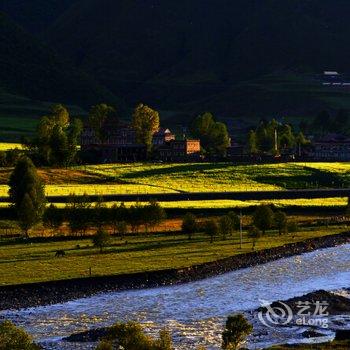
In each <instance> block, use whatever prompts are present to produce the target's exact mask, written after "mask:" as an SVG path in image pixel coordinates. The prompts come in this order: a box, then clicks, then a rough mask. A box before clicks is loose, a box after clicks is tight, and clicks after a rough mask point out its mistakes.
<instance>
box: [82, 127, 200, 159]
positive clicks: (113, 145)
mask: <svg viewBox="0 0 350 350" xmlns="http://www.w3.org/2000/svg"><path fill="white" fill-rule="evenodd" d="M152 145H153V148H152V158H153V159H154V160H159V161H163V162H191V161H199V160H200V159H201V156H200V151H201V143H200V140H194V139H188V138H186V137H183V138H182V139H180V140H178V139H176V137H175V135H174V134H173V133H172V132H171V131H170V130H169V129H164V128H160V129H159V130H158V131H156V132H155V133H154V134H153V138H152ZM81 151H82V152H83V153H85V154H89V157H90V158H93V159H94V160H96V161H100V162H103V163H112V162H137V161H143V160H146V159H147V149H146V146H145V145H143V144H140V143H138V142H137V138H136V131H135V129H134V128H133V127H132V126H130V125H128V124H121V125H119V126H118V127H115V126H114V127H113V125H107V126H106V127H105V128H104V135H103V137H98V136H97V135H96V133H95V131H94V129H93V128H91V127H90V126H85V127H84V130H83V132H82V135H81Z"/></svg>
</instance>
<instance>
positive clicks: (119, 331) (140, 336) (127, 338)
mask: <svg viewBox="0 0 350 350" xmlns="http://www.w3.org/2000/svg"><path fill="white" fill-rule="evenodd" d="M121 347H122V348H123V349H124V350H173V343H172V339H171V336H170V334H169V332H168V331H166V330H162V331H160V333H159V339H155V340H154V339H152V338H151V337H149V336H147V335H145V334H144V332H143V329H142V327H141V325H140V324H138V323H135V322H128V323H116V324H115V325H114V326H112V327H111V329H110V331H109V334H108V336H107V337H106V338H105V339H103V340H102V342H101V343H100V344H99V345H98V347H97V348H96V350H117V349H120V348H121Z"/></svg>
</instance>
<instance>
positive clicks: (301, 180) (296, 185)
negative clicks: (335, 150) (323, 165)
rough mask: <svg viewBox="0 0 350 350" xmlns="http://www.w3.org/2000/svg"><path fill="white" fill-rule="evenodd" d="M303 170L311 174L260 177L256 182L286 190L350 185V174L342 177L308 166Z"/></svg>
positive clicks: (256, 178)
mask: <svg viewBox="0 0 350 350" xmlns="http://www.w3.org/2000/svg"><path fill="white" fill-rule="evenodd" d="M302 170H304V171H307V172H309V175H306V174H301V175H288V174H287V175H284V174H281V175H269V176H263V175H259V176H255V177H254V180H255V181H257V182H261V183H266V184H270V185H271V184H272V185H277V186H280V187H283V188H286V189H307V188H310V189H315V188H343V187H348V186H349V185H350V181H349V178H348V176H349V174H348V173H345V174H344V175H343V176H342V175H340V174H336V173H332V172H330V171H327V170H320V169H315V168H311V167H307V166H304V167H302Z"/></svg>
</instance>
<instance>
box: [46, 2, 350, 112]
mask: <svg viewBox="0 0 350 350" xmlns="http://www.w3.org/2000/svg"><path fill="white" fill-rule="evenodd" d="M348 13H350V2H349V1H345V0H338V1H336V2H335V1H334V0H304V1H295V0H283V1H280V0H234V1H233V0H216V1H213V0H177V1H172V0H147V1H144V0H79V1H77V2H76V3H75V5H73V6H72V7H70V9H69V10H68V11H66V12H65V13H64V14H63V15H62V16H61V17H60V18H59V20H58V21H56V22H55V25H54V26H53V27H52V28H51V30H50V32H49V34H48V36H47V38H48V40H49V42H50V43H51V45H53V46H55V47H57V48H58V49H59V51H60V52H63V53H65V54H66V55H68V56H69V57H70V58H71V59H72V60H73V61H74V63H75V64H76V66H77V67H79V68H81V69H83V70H85V71H87V72H88V73H89V74H91V75H93V76H94V77H95V78H96V79H97V80H99V81H100V82H101V83H102V84H104V85H106V86H107V87H108V88H110V89H111V90H112V91H113V92H114V93H115V94H117V95H119V96H125V97H126V98H127V100H128V102H129V103H130V104H133V103H136V102H137V101H139V100H145V101H147V102H149V103H152V104H156V105H157V106H160V107H162V108H166V109H186V108H189V107H191V110H193V111H197V110H198V109H200V108H201V106H202V105H204V106H205V107H206V108H210V106H211V102H210V101H214V100H215V104H213V106H215V107H214V109H216V110H217V111H218V112H225V113H234V112H235V108H234V106H232V107H230V108H227V107H226V106H224V105H225V101H227V99H230V96H232V99H233V100H240V97H239V96H241V95H242V94H244V91H245V90H244V89H245V87H244V88H243V90H242V88H241V87H242V83H244V82H246V81H249V82H251V84H253V85H254V84H255V83H254V81H255V80H257V81H259V79H260V78H261V77H263V76H266V75H271V74H273V75H277V76H278V75H279V74H281V75H290V74H292V75H299V76H302V77H304V76H306V75H307V76H308V77H309V76H310V75H312V74H316V73H320V72H321V71H323V70H339V71H341V72H348V71H349V67H350V66H349V65H348V62H349V61H350V45H349V41H350V21H348ZM311 80H312V79H311ZM311 80H310V79H309V78H307V79H306V80H305V82H304V86H302V84H301V86H302V89H301V90H302V91H301V92H300V94H301V95H302V96H301V97H302V98H301V97H300V96H299V95H300V94H299V95H298V94H295V98H294V99H293V98H292V99H291V98H290V96H289V92H288V89H287V91H286V90H284V91H282V93H281V94H282V95H283V94H284V96H282V97H283V98H282V100H281V94H277V96H278V97H277V96H275V97H273V98H274V99H278V102H281V101H283V99H285V100H289V102H288V104H286V105H283V104H282V105H281V106H278V110H277V111H276V110H274V108H273V101H271V99H270V98H269V96H268V93H266V91H263V92H262V93H261V90H264V89H265V88H266V85H263V86H260V85H259V84H260V83H258V82H257V83H256V84H257V85H258V87H259V88H258V89H256V91H255V92H256V93H257V94H258V95H259V94H260V95H259V96H258V98H257V100H258V101H260V103H261V104H262V105H263V106H265V107H266V108H262V109H263V110H266V111H270V113H272V112H280V111H285V110H289V109H290V107H291V106H293V104H298V103H299V104H300V105H299V106H297V107H298V108H296V110H295V111H294V112H296V111H300V110H302V109H303V104H304V102H302V101H301V100H303V101H304V100H305V99H307V98H308V96H309V95H310V94H309V95H305V94H304V93H303V90H305V89H306V90H308V87H309V85H310V83H311ZM264 84H266V82H265V83H264ZM314 84H315V83H314ZM243 86H245V84H243ZM274 88H275V87H273V89H274ZM316 88H317V89H318V88H319V87H318V86H317V83H316V85H314V86H313V89H316ZM237 89H238V90H239V91H237ZM268 90H269V89H267V91H268ZM323 92H324V94H328V93H329V92H328V91H327V90H324V91H323ZM252 93H254V89H249V91H247V94H252ZM331 93H333V92H331ZM247 94H246V95H245V99H246V100H247V102H246V103H245V105H244V106H241V107H242V108H240V109H242V111H243V112H244V110H245V109H246V108H248V107H249V108H250V107H251V106H249V104H250V102H249V95H247ZM321 95H322V94H321ZM343 97H344V96H343V93H342V98H343ZM309 98H313V101H311V103H310V104H309V103H308V104H309V105H315V106H317V103H318V98H319V96H317V98H316V99H315V97H314V95H312V96H311V97H309ZM345 98H348V96H345ZM279 104H280V103H279ZM325 104H326V105H327V103H325ZM220 105H221V108H220ZM329 106H330V107H333V105H332V104H330V105H329ZM334 106H335V105H334ZM257 108H259V107H258V106H257ZM249 113H250V112H249Z"/></svg>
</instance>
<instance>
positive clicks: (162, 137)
mask: <svg viewBox="0 0 350 350" xmlns="http://www.w3.org/2000/svg"><path fill="white" fill-rule="evenodd" d="M173 140H175V135H174V134H173V133H172V132H171V131H170V130H169V129H164V128H160V129H159V130H158V131H157V132H156V133H155V134H154V135H153V141H152V143H153V146H154V147H158V146H163V145H164V144H165V143H167V142H170V141H173Z"/></svg>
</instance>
